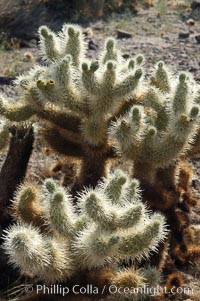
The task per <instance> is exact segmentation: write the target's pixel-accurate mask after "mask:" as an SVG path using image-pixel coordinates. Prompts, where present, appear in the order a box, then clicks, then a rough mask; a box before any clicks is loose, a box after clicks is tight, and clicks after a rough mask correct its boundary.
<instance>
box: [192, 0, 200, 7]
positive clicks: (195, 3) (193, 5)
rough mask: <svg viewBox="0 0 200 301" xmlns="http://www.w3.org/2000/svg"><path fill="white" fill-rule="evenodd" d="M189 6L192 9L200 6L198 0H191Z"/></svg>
mask: <svg viewBox="0 0 200 301" xmlns="http://www.w3.org/2000/svg"><path fill="white" fill-rule="evenodd" d="M191 8H192V9H197V8H200V0H195V1H192V3H191Z"/></svg>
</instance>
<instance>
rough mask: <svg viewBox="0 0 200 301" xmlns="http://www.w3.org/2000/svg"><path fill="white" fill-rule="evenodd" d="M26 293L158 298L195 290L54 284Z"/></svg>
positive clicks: (39, 286)
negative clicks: (142, 295)
mask: <svg viewBox="0 0 200 301" xmlns="http://www.w3.org/2000/svg"><path fill="white" fill-rule="evenodd" d="M25 290H26V292H27V293H31V292H33V291H35V292H36V293H37V294H40V293H42V294H45V295H60V296H67V295H68V294H74V295H101V294H102V295H103V294H105V293H108V294H111V295H115V294H119V295H134V294H135V295H136V294H145V295H150V296H156V295H159V294H161V293H164V294H172V295H174V294H186V295H193V293H194V292H193V289H192V288H191V287H172V288H171V289H170V290H169V289H167V288H166V287H161V286H159V285H158V286H156V287H149V286H148V285H144V286H142V287H137V288H134V287H124V286H121V287H120V286H116V285H110V286H109V285H104V286H103V287H102V288H98V287H96V286H93V285H92V284H87V285H85V286H81V285H78V284H76V285H74V286H72V287H67V286H62V285H60V284H54V285H50V286H46V285H36V287H30V286H27V287H26V289H25Z"/></svg>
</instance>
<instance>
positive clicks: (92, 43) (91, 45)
mask: <svg viewBox="0 0 200 301" xmlns="http://www.w3.org/2000/svg"><path fill="white" fill-rule="evenodd" d="M88 48H89V49H90V50H97V49H98V45H97V44H95V43H94V42H93V40H92V39H90V40H89V42H88Z"/></svg>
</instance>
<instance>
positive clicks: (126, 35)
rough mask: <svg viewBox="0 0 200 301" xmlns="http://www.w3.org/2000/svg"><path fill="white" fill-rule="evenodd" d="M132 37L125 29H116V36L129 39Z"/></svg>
mask: <svg viewBox="0 0 200 301" xmlns="http://www.w3.org/2000/svg"><path fill="white" fill-rule="evenodd" d="M131 37H132V34H131V33H130V32H128V31H125V30H121V29H118V30H117V38H118V39H123V38H125V39H129V38H131Z"/></svg>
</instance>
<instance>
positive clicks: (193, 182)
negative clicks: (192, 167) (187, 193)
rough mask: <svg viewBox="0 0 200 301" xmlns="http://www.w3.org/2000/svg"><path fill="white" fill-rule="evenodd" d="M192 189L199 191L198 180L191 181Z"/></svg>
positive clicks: (199, 181) (199, 183)
mask: <svg viewBox="0 0 200 301" xmlns="http://www.w3.org/2000/svg"><path fill="white" fill-rule="evenodd" d="M192 187H193V188H194V189H196V190H199V191H200V180H199V179H193V180H192Z"/></svg>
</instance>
